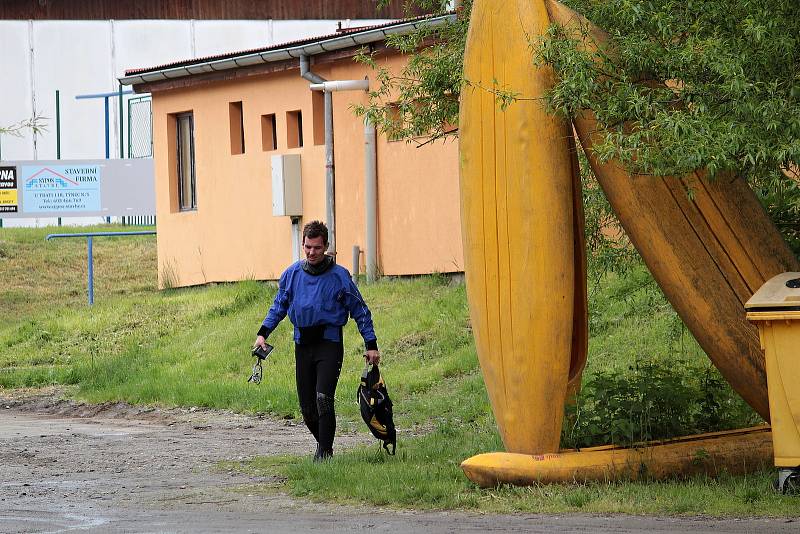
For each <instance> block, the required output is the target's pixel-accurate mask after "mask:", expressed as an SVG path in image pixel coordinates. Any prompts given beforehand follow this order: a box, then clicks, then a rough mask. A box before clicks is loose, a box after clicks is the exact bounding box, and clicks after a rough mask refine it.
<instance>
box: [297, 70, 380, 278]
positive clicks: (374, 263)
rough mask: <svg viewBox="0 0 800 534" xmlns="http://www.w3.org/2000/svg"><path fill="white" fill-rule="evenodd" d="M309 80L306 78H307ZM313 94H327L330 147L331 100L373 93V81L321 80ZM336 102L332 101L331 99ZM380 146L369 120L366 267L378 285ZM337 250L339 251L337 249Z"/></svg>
mask: <svg viewBox="0 0 800 534" xmlns="http://www.w3.org/2000/svg"><path fill="white" fill-rule="evenodd" d="M307 69H308V67H307V65H306V67H305V70H303V66H302V63H301V74H302V73H303V72H306V73H308V72H310V71H308V70H307ZM303 77H304V78H306V79H309V78H307V77H306V76H303ZM310 88H311V90H312V91H323V92H324V93H325V119H326V122H325V126H326V127H325V145H326V148H327V146H328V131H329V130H328V127H327V125H328V122H327V120H328V118H329V115H328V99H329V98H332V93H333V91H369V80H368V79H366V78H365V79H363V80H330V81H318V82H314V83H312V84H311V85H310ZM331 102H332V100H331ZM332 111H333V110H332V106H331V113H330V120H331V128H330V134H331V141H330V147H331V156H330V160H329V161H330V163H331V167H330V169H331V171H332V170H333V154H332V152H333V112H332ZM376 147H377V144H376V133H375V125H373V124H371V123H370V121H369V119H367V120H366V121H365V122H364V179H365V184H364V196H365V197H366V214H365V219H366V220H365V222H366V237H367V243H366V249H367V250H366V264H367V281H368V282H374V281H375V280H376V279H377V277H378V276H377V272H378V238H377V235H378V233H377V227H378V216H377V198H378V195H377V191H378V186H377V148H376ZM334 250H335V248H334Z"/></svg>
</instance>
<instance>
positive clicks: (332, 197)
mask: <svg viewBox="0 0 800 534" xmlns="http://www.w3.org/2000/svg"><path fill="white" fill-rule="evenodd" d="M300 76H302V77H303V78H304V79H306V80H308V81H310V82H311V85H312V88H313V86H314V85H317V84H324V83H326V80H325V78H323V77H322V76H320V75H319V74H317V73H315V72H312V71H311V67H310V61H309V59H308V56H306V55H302V56H300ZM325 223H326V224H327V226H328V254H330V255H332V256H333V257H336V169H335V167H334V163H333V97H332V95H331V93H330V92H329V91H326V92H325Z"/></svg>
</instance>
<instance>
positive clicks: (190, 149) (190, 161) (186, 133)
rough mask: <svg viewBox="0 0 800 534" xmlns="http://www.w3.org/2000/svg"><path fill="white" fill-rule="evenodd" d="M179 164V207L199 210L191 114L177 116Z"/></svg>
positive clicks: (192, 118)
mask: <svg viewBox="0 0 800 534" xmlns="http://www.w3.org/2000/svg"><path fill="white" fill-rule="evenodd" d="M175 121H176V128H175V130H176V132H177V139H176V147H177V158H176V159H177V162H178V207H179V208H180V210H181V211H188V210H196V209H197V187H196V183H195V176H194V117H193V115H192V114H191V113H181V114H179V115H176V116H175Z"/></svg>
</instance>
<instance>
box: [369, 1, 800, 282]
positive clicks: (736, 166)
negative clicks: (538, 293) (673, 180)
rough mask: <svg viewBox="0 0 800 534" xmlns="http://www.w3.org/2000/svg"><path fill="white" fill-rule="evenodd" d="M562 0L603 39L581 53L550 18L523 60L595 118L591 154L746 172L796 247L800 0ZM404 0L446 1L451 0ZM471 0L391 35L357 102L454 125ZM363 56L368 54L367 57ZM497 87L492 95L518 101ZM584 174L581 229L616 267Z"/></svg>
mask: <svg viewBox="0 0 800 534" xmlns="http://www.w3.org/2000/svg"><path fill="white" fill-rule="evenodd" d="M384 1H389V0H384ZM564 3H566V4H567V5H569V6H570V7H572V8H573V9H576V10H577V11H578V12H580V13H582V14H584V15H585V16H587V17H588V18H589V19H590V20H592V21H593V22H594V23H595V24H596V25H597V26H598V27H600V28H602V29H604V30H605V31H606V32H607V33H608V34H609V38H610V39H609V42H608V47H607V48H606V49H602V48H601V49H600V50H599V51H596V52H592V51H587V50H586V49H585V48H584V47H583V46H581V43H580V37H581V36H576V35H574V33H570V32H567V31H565V30H564V28H561V27H559V26H557V25H551V27H550V28H549V30H548V33H547V35H545V36H544V37H543V38H541V39H539V40H536V41H535V42H532V43H531V47H532V50H533V52H534V54H533V56H534V57H533V59H532V60H533V61H535V62H538V63H540V64H547V65H550V66H552V67H553V68H554V69H555V71H556V73H557V74H558V76H559V81H558V82H557V83H556V85H555V87H553V89H552V90H551V91H550V92H549V93H548V94H547V95H546V102H547V105H548V107H549V109H550V110H551V111H552V112H553V113H559V114H562V115H564V116H566V117H570V116H572V115H573V114H574V113H576V112H577V111H579V110H581V109H592V110H593V111H594V112H595V114H596V115H597V117H598V119H599V121H600V124H601V126H602V127H603V128H604V131H603V139H602V142H600V143H598V144H597V145H596V146H595V147H594V149H595V151H596V153H597V154H598V156H599V157H600V158H601V159H602V160H609V159H612V158H616V159H618V160H620V161H622V162H623V163H624V164H625V165H626V166H627V167H628V169H629V170H630V171H632V172H634V173H646V174H656V175H679V174H683V173H686V172H689V171H693V170H695V169H698V168H706V169H707V170H708V171H709V172H710V174H711V175H712V176H713V175H715V174H716V173H718V172H720V171H730V172H734V173H737V174H740V175H743V176H745V177H746V178H747V179H748V180H749V181H750V183H751V185H752V186H753V188H754V190H755V191H756V192H757V193H758V194H759V196H760V198H761V199H762V201H763V202H764V204H765V206H766V208H767V209H768V211H769V212H770V214H771V215H772V217H773V220H774V221H775V222H776V224H777V225H778V227H779V228H780V229H781V231H782V232H783V234H784V236H785V237H786V238H787V240H788V241H789V243H790V245H792V247H793V248H794V250H795V251H800V224H798V220H800V219H798V216H800V188H798V181H797V180H798V164H799V163H800V17H797V16H796V14H797V3H796V0H758V1H756V0H737V1H736V2H730V1H727V0H681V1H677V0H564ZM406 4H407V5H410V6H416V7H421V8H423V9H426V10H428V11H442V10H444V9H445V8H446V6H447V5H448V2H446V1H442V0H406ZM470 8H471V1H465V2H462V5H461V7H460V9H459V16H458V17H457V19H456V20H455V21H454V22H452V23H449V24H446V25H444V26H441V27H439V28H436V29H422V30H420V31H418V32H416V33H413V34H411V35H407V36H402V37H393V38H391V39H390V40H389V45H390V46H394V47H396V48H398V49H400V50H401V51H403V52H405V53H408V54H409V56H410V60H409V63H408V66H407V67H406V68H405V69H403V71H402V72H400V73H397V74H392V73H389V72H388V71H386V70H385V69H379V75H378V78H379V81H380V84H379V87H378V88H377V89H376V90H374V91H373V92H372V93H371V94H370V101H369V104H368V105H367V106H363V107H359V108H357V109H356V111H357V112H358V113H360V114H363V115H367V116H369V117H370V118H371V119H372V120H373V121H374V122H375V123H376V124H377V125H378V127H379V129H380V130H381V131H382V132H384V133H386V134H387V135H390V136H391V137H393V138H404V139H407V140H416V142H418V143H422V142H423V141H420V140H419V139H420V138H427V139H428V140H431V139H434V140H435V139H438V138H441V137H447V136H448V135H457V130H456V128H454V127H453V126H451V125H455V124H457V117H458V106H457V101H458V95H459V93H460V91H461V89H462V88H463V87H464V85H465V84H469V80H465V79H463V76H462V71H461V67H462V65H463V52H464V44H465V40H466V33H467V27H468V19H469V12H470ZM425 45H430V46H425ZM612 51H613V52H612ZM360 59H361V61H365V62H368V63H370V62H371V63H372V64H373V65H375V63H374V61H373V58H371V57H369V56H366V55H362V56H361V58H360ZM376 68H378V67H377V66H376ZM643 81H644V82H655V83H642V82H643ZM489 90H490V89H489ZM497 96H498V105H508V104H509V101H510V100H511V99H513V95H508V94H499V93H498V95H497ZM588 172H589V171H587V175H586V176H585V184H584V185H585V191H584V200H585V201H587V214H588V216H589V217H590V218H591V217H594V219H593V221H592V220H590V221H589V228H588V230H589V232H588V233H587V235H588V238H589V241H590V243H591V242H592V240H594V242H595V243H597V244H598V247H597V251H598V252H599V253H601V256H603V257H604V258H605V259H606V260H608V259H609V258H612V261H611V262H610V263H609V265H612V266H613V264H614V262H615V261H616V260H614V258H615V257H618V256H619V255H618V254H617V253H618V252H620V249H619V247H617V246H615V245H614V244H613V242H610V241H609V240H607V239H605V237H604V236H607V235H608V228H607V225H609V224H610V225H612V226H614V225H616V222H615V219H614V217H613V214H612V213H611V211H610V209H609V208H608V206H607V204H606V203H605V201H604V199H603V198H602V195H598V194H596V193H597V189H596V186H595V185H594V184H593V183H592V179H591V176H590V175H589V174H588ZM592 202H594V203H595V204H592ZM595 230H597V231H600V233H597V232H596V231H595ZM612 231H613V229H612ZM609 246H610V247H612V248H611V249H609V248H608V247H609ZM590 250H591V247H590ZM609 254H610V256H609ZM622 256H623V257H628V256H629V255H626V254H623V255H622Z"/></svg>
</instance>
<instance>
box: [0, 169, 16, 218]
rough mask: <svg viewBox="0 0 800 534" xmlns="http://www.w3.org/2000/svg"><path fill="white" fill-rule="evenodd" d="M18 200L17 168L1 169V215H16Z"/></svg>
mask: <svg viewBox="0 0 800 534" xmlns="http://www.w3.org/2000/svg"><path fill="white" fill-rule="evenodd" d="M17 198H18V197H17V169H16V167H0V213H16V212H17V208H18V206H19V201H18V200H17Z"/></svg>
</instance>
